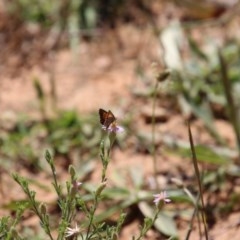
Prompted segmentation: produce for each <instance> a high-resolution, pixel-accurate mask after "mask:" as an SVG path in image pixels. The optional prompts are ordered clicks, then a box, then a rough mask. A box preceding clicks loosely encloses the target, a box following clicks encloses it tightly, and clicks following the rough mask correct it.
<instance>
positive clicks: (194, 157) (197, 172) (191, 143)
mask: <svg viewBox="0 0 240 240" xmlns="http://www.w3.org/2000/svg"><path fill="white" fill-rule="evenodd" d="M188 136H189V142H190V146H191V152H192V160H193V166H194V170H195V173H196V177H197V182H198V187H199V193H200V199H201V204H202V210H203V211H201V216H202V221H203V225H204V233H205V238H206V240H208V233H207V223H206V220H205V216H204V209H205V208H204V201H203V189H202V184H201V177H200V172H199V168H198V164H197V156H196V152H195V148H194V143H193V138H192V132H191V128H190V123H189V122H188Z"/></svg>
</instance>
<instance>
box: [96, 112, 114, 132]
mask: <svg viewBox="0 0 240 240" xmlns="http://www.w3.org/2000/svg"><path fill="white" fill-rule="evenodd" d="M99 117H100V123H101V124H102V125H103V126H105V127H106V128H108V127H109V126H110V125H111V124H112V123H113V122H115V121H116V118H115V116H114V115H113V113H112V112H111V111H110V110H108V112H107V111H105V110H103V109H101V108H100V109H99Z"/></svg>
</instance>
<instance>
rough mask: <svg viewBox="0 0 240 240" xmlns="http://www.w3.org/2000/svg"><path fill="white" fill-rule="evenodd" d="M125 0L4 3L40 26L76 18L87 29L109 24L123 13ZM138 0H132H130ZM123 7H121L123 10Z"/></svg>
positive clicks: (54, 0) (17, 0)
mask: <svg viewBox="0 0 240 240" xmlns="http://www.w3.org/2000/svg"><path fill="white" fill-rule="evenodd" d="M127 2H128V1H126V0H62V1H59V0H16V1H10V2H7V4H8V9H9V11H10V12H12V13H14V14H17V15H18V16H19V17H20V18H21V19H22V20H23V21H26V22H28V21H32V22H37V23H40V24H41V25H43V26H51V25H53V24H55V23H59V24H60V25H62V24H63V22H68V21H69V20H70V19H71V18H73V17H76V18H77V22H78V27H79V28H81V29H89V28H94V27H97V25H99V24H101V23H105V24H106V23H108V24H109V23H110V24H111V22H112V21H113V20H114V18H116V17H117V16H120V15H124V12H126V10H127V9H126V8H125V6H126V4H127ZM135 2H138V1H133V3H135ZM124 9H125V10H124Z"/></svg>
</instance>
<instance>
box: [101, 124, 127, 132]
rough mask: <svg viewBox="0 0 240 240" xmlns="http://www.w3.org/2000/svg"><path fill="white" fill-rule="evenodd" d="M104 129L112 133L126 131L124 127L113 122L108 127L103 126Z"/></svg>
mask: <svg viewBox="0 0 240 240" xmlns="http://www.w3.org/2000/svg"><path fill="white" fill-rule="evenodd" d="M102 129H103V130H105V131H108V132H112V133H121V132H124V128H123V127H121V126H119V125H117V124H116V123H112V124H111V125H110V126H109V127H108V128H107V127H106V126H104V125H103V126H102Z"/></svg>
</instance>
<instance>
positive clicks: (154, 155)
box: [152, 81, 159, 188]
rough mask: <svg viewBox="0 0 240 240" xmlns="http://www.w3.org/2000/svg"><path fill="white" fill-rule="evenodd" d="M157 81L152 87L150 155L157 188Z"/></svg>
mask: <svg viewBox="0 0 240 240" xmlns="http://www.w3.org/2000/svg"><path fill="white" fill-rule="evenodd" d="M158 85H159V82H158V81H156V85H155V87H154V92H153V105H152V157H153V173H154V179H155V183H156V186H157V188H159V185H158V181H157V156H156V144H155V139H156V134H155V133H156V118H155V109H156V100H157V89H158Z"/></svg>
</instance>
